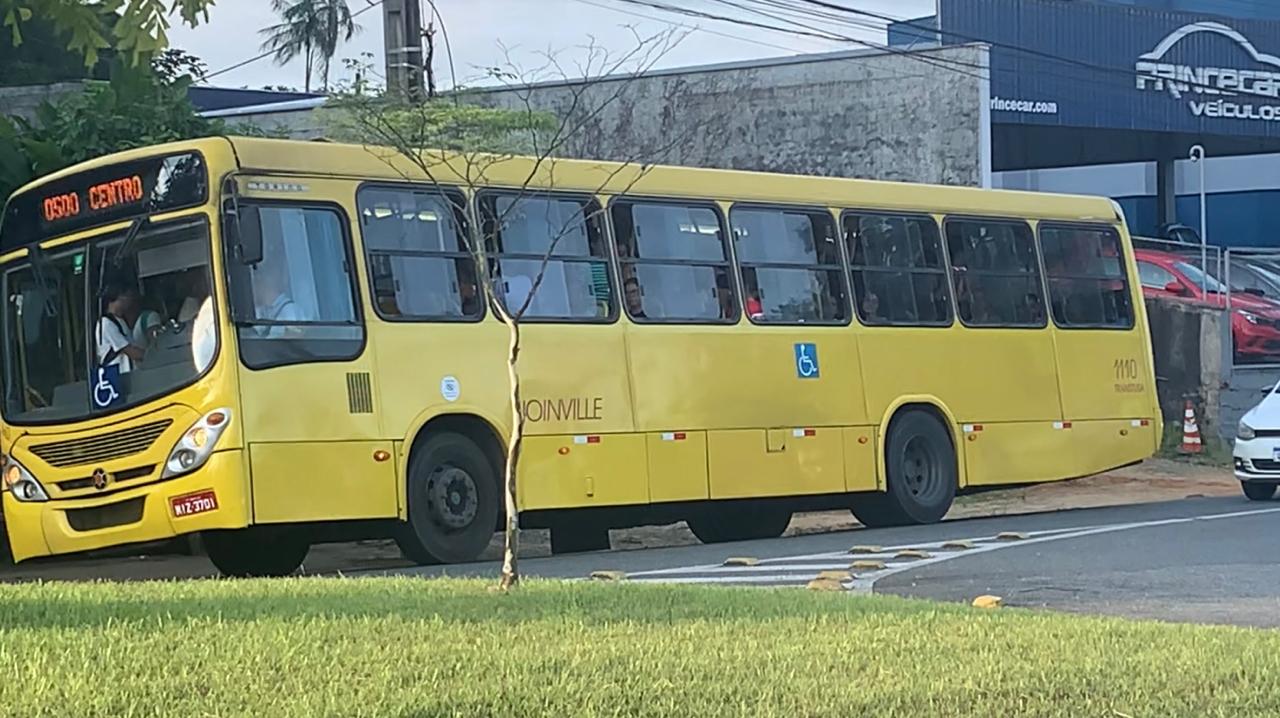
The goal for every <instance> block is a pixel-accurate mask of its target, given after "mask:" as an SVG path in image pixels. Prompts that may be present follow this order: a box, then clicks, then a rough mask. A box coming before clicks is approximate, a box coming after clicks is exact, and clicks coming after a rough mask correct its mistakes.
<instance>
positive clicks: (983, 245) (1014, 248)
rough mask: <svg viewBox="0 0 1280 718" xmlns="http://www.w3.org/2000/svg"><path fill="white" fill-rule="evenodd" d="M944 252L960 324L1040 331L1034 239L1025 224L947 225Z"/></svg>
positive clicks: (952, 221)
mask: <svg viewBox="0 0 1280 718" xmlns="http://www.w3.org/2000/svg"><path fill="white" fill-rule="evenodd" d="M945 231H946V236H947V249H948V250H950V252H951V275H952V278H953V280H954V282H955V287H956V306H957V309H958V311H959V314H960V321H962V322H964V323H965V324H966V325H967V326H971V327H1043V326H1045V325H1046V322H1047V318H1046V312H1045V309H1044V296H1043V294H1044V292H1043V290H1042V285H1041V282H1040V262H1039V259H1038V257H1037V256H1036V245H1035V239H1034V238H1033V236H1032V234H1031V227H1030V226H1029V225H1027V223H1026V222H1018V221H1010V220H1002V219H990V220H987V219H948V220H947V221H946V224H945Z"/></svg>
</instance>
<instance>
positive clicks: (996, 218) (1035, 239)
mask: <svg viewBox="0 0 1280 718" xmlns="http://www.w3.org/2000/svg"><path fill="white" fill-rule="evenodd" d="M1032 221H1033V220H1032V219H1031V218H1027V217H1020V216H1019V217H1009V216H1000V215H969V214H948V215H944V216H943V218H942V223H941V225H940V229H941V232H942V243H943V245H944V250H945V255H944V256H946V258H947V275H948V277H949V278H950V281H951V285H952V287H951V293H952V298H953V299H954V301H955V308H954V311H955V315H956V319H957V320H958V321H959V322H960V325H961V326H963V327H965V328H966V329H1047V328H1048V327H1049V321H1050V320H1049V315H1050V314H1052V313H1053V309H1052V307H1050V306H1049V303H1048V301H1046V300H1047V299H1048V298H1049V288H1048V286H1046V283H1045V276H1044V256H1043V254H1042V253H1041V252H1040V242H1039V235H1038V234H1037V233H1036V227H1035V226H1033V225H1032V224H1031V222H1032ZM953 222H991V223H997V224H1009V225H1019V224H1020V225H1022V226H1024V227H1026V228H1027V231H1028V232H1029V233H1030V235H1031V249H1032V251H1033V252H1035V254H1036V275H1035V276H1036V277H1037V278H1038V279H1039V281H1038V282H1037V285H1038V286H1039V288H1040V305H1041V307H1042V308H1043V309H1044V319H1043V320H1042V321H1041V322H1040V323H1039V324H970V323H968V322H966V321H965V320H964V317H962V316H960V294H959V292H957V291H956V288H955V265H954V264H953V263H952V258H951V241H950V239H948V237H947V226H948V225H949V224H951V223H953ZM1037 222H1038V220H1037ZM980 271H981V273H983V274H986V275H987V276H1003V277H1007V278H1014V277H1018V276H1024V275H1025V273H1023V272H988V271H987V270H980Z"/></svg>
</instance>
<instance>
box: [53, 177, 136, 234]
mask: <svg viewBox="0 0 1280 718" xmlns="http://www.w3.org/2000/svg"><path fill="white" fill-rule="evenodd" d="M145 196H146V193H145V192H144V191H143V189H142V177H141V175H131V176H128V177H121V178H119V179H114V180H108V181H106V182H100V183H98V184H95V185H93V186H91V187H89V188H88V189H87V190H83V191H80V190H73V191H71V192H63V193H59V194H54V195H50V196H48V197H45V198H44V201H43V202H41V210H42V214H43V216H44V221H45V222H46V223H49V224H52V223H54V222H57V221H59V220H63V219H71V218H73V217H79V216H80V215H81V213H82V212H83V211H84V209H85V208H87V209H88V211H90V212H100V211H102V210H109V209H115V208H116V207H120V206H122V205H130V204H141V203H142V200H143V198H144V197H145ZM82 198H83V199H82Z"/></svg>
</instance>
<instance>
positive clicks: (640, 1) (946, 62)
mask: <svg viewBox="0 0 1280 718" xmlns="http://www.w3.org/2000/svg"><path fill="white" fill-rule="evenodd" d="M615 2H625V3H628V4H631V5H643V6H646V7H651V8H655V9H658V10H665V11H667V12H673V13H677V14H681V15H688V16H690V17H699V18H705V19H708V20H719V21H722V22H729V23H735V24H738V25H743V26H747V27H754V28H760V29H764V30H771V31H773V32H780V33H789V34H792V35H797V36H805V37H815V38H818V39H821V40H826V41H828V42H844V43H852V44H856V45H861V46H863V47H869V48H872V49H875V50H878V51H881V52H886V53H889V54H894V55H902V56H905V57H907V58H909V59H912V60H915V61H917V62H920V63H922V64H926V65H931V66H933V67H937V68H941V69H944V70H949V71H952V72H957V73H960V74H963V75H967V76H969V77H974V78H976V79H979V80H984V79H986V78H985V77H984V76H982V75H980V74H975V73H971V72H967V71H965V70H960V69H957V67H956V66H957V65H960V66H965V67H972V68H975V69H979V70H982V69H986V68H985V66H984V65H981V64H978V63H965V62H961V61H957V60H951V59H944V58H936V57H924V56H922V55H921V54H919V53H915V52H909V51H905V50H899V49H897V48H893V47H889V46H888V45H881V44H879V43H874V42H871V41H868V40H861V39H858V38H853V37H849V36H847V35H840V34H837V33H831V32H827V31H823V30H821V29H819V28H813V27H811V26H806V25H803V24H800V26H799V28H798V29H793V28H786V27H778V26H777V25H770V24H768V23H762V22H756V21H754V20H747V19H744V18H738V17H727V16H724V15H716V14H714V13H709V12H705V11H702V10H694V9H692V8H685V7H680V6H676V5H670V4H667V3H663V2H658V1H657V0H615ZM738 9H742V8H740V7H739V8H738ZM753 12H757V13H758V12H760V11H753ZM782 21H783V22H790V23H791V24H793V25H795V24H797V23H795V21H789V20H786V19H785V18H783V19H782Z"/></svg>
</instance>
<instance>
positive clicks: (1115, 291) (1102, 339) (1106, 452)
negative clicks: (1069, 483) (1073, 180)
mask: <svg viewBox="0 0 1280 718" xmlns="http://www.w3.org/2000/svg"><path fill="white" fill-rule="evenodd" d="M1039 232H1040V247H1041V251H1042V253H1043V255H1044V263H1045V274H1046V277H1047V279H1048V286H1049V295H1050V304H1051V307H1052V312H1053V320H1054V324H1055V330H1054V338H1055V343H1056V348H1057V363H1058V376H1059V386H1060V391H1061V392H1062V407H1063V420H1064V421H1065V422H1067V423H1068V424H1069V426H1070V437H1071V441H1070V446H1071V448H1072V449H1074V450H1072V451H1068V452H1066V454H1065V456H1067V457H1069V463H1070V467H1069V468H1070V472H1071V475H1073V476H1083V475H1086V474H1091V473H1096V472H1099V471H1104V470H1106V469H1111V468H1115V467H1117V466H1121V465H1124V464H1127V463H1130V462H1133V461H1138V460H1140V459H1143V458H1146V457H1147V456H1149V455H1150V453H1151V452H1152V450H1153V448H1154V447H1155V445H1156V441H1157V437H1156V436H1155V431H1156V425H1157V423H1158V422H1155V421H1153V419H1155V416H1154V413H1155V411H1157V409H1156V401H1155V399H1154V392H1155V387H1154V386H1151V376H1152V371H1151V366H1150V347H1149V344H1148V337H1147V334H1146V331H1147V329H1146V327H1145V323H1144V322H1142V321H1141V319H1142V317H1143V316H1144V315H1145V311H1143V307H1142V294H1141V288H1140V287H1139V286H1137V285H1138V283H1137V282H1135V281H1133V280H1132V278H1130V277H1129V276H1128V274H1129V273H1128V272H1127V271H1126V269H1125V267H1126V266H1127V265H1126V262H1125V254H1124V245H1123V243H1122V241H1121V238H1120V234H1119V233H1118V232H1117V231H1116V229H1115V228H1114V227H1110V226H1106V225H1075V224H1054V223H1048V222H1042V223H1041V224H1040V227H1039ZM1086 447H1087V448H1086Z"/></svg>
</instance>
